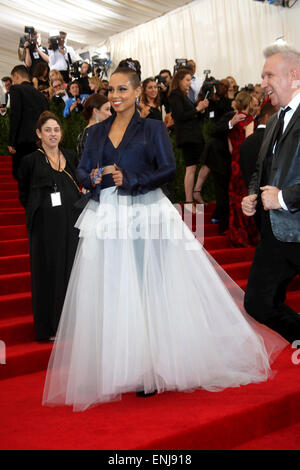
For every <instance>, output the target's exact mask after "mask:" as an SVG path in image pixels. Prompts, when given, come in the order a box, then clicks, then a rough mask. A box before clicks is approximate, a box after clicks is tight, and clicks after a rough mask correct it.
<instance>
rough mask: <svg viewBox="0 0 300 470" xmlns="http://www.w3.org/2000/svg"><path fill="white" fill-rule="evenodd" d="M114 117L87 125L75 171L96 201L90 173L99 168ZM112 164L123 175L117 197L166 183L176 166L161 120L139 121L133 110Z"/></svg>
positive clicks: (97, 192)
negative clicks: (81, 152) (83, 144)
mask: <svg viewBox="0 0 300 470" xmlns="http://www.w3.org/2000/svg"><path fill="white" fill-rule="evenodd" d="M114 119H115V117H114V116H111V117H109V118H108V119H106V120H105V121H103V122H101V123H99V124H95V125H94V126H91V127H90V129H89V133H88V138H87V140H86V143H85V147H84V151H83V154H82V158H81V160H80V162H79V165H78V167H77V170H76V174H77V178H78V180H79V181H80V182H81V183H82V184H83V186H84V187H85V188H88V189H90V190H91V197H92V199H95V200H96V201H98V200H99V194H100V191H101V186H100V185H97V186H96V187H95V188H93V187H92V185H91V180H90V172H91V170H92V169H93V168H96V167H97V166H99V168H101V167H102V166H103V165H102V161H103V148H104V144H105V140H106V138H107V136H108V133H109V130H110V128H111V125H112V123H113V121H114ZM117 155H118V157H117V161H116V164H117V165H118V166H119V168H120V169H121V170H122V173H123V185H122V186H119V188H118V191H119V194H121V195H132V196H135V195H138V194H145V193H147V192H148V191H151V190H153V189H156V188H159V187H160V186H162V185H163V184H165V183H167V182H168V181H170V179H172V178H173V177H174V175H175V171H176V165H175V158H174V154H173V149H172V145H171V142H170V138H169V135H168V132H167V128H166V126H165V124H164V123H163V122H162V121H158V120H154V119H143V118H141V117H140V115H139V113H138V112H137V111H136V112H135V114H134V115H133V117H132V119H131V121H130V123H129V125H128V127H127V129H126V132H125V134H124V136H123V139H122V141H121V143H120V144H119V146H118V148H117Z"/></svg>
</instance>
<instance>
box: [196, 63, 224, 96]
mask: <svg viewBox="0 0 300 470" xmlns="http://www.w3.org/2000/svg"><path fill="white" fill-rule="evenodd" d="M203 73H204V74H205V79H204V82H203V85H202V88H201V94H202V96H203V98H204V99H205V98H207V99H209V98H210V97H211V96H212V95H213V94H214V92H215V86H216V85H218V84H219V83H220V82H219V80H216V79H215V78H214V77H212V76H210V77H209V74H210V73H211V71H210V70H204V71H203Z"/></svg>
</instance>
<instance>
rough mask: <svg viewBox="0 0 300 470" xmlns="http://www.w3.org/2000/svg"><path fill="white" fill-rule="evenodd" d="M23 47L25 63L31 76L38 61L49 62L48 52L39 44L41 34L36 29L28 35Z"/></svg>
mask: <svg viewBox="0 0 300 470" xmlns="http://www.w3.org/2000/svg"><path fill="white" fill-rule="evenodd" d="M24 48H25V60H24V62H25V65H26V67H27V68H28V71H29V74H30V77H31V78H32V76H33V74H34V71H35V68H36V66H37V64H39V63H40V62H45V63H47V64H48V63H49V57H48V52H47V49H46V48H45V47H42V46H41V36H40V34H39V33H38V32H37V31H34V32H33V34H31V35H29V38H28V40H27V41H26V42H25V43H24Z"/></svg>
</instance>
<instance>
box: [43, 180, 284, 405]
mask: <svg viewBox="0 0 300 470" xmlns="http://www.w3.org/2000/svg"><path fill="white" fill-rule="evenodd" d="M76 226H77V227H78V228H79V230H80V237H81V238H80V241H79V245H78V249H77V253H76V257H75V261H74V265H73V270H72V274H71V277H70V281H69V286H68V290H67V294H66V299H65V303H64V308H63V312H62V316H61V321H60V325H59V329H58V332H57V338H56V342H55V344H54V347H53V351H52V354H51V358H50V362H49V366H48V371H47V377H46V383H45V389H44V396H43V404H44V405H50V406H51V405H58V404H66V405H72V406H73V409H74V411H79V410H85V409H86V408H88V407H90V406H94V405H96V404H98V403H101V402H106V401H111V400H114V399H118V398H120V394H121V393H125V392H131V391H139V390H144V391H145V392H146V393H148V392H152V391H154V390H157V391H158V392H159V393H160V392H162V391H164V390H193V389H195V388H199V387H201V388H203V389H206V390H209V391H218V390H221V389H224V388H226V387H236V386H240V385H245V384H249V383H251V382H261V381H265V380H267V379H268V378H269V377H270V375H271V369H270V362H271V360H272V359H273V358H274V357H275V356H276V354H278V353H279V352H280V351H281V350H282V349H283V348H284V347H285V346H286V345H287V342H286V341H284V340H283V339H282V338H281V337H280V336H279V335H277V334H276V333H274V332H272V331H271V330H269V329H268V328H266V327H264V326H262V325H259V324H258V323H256V322H255V321H254V320H253V319H251V318H250V317H249V316H248V315H247V314H246V313H245V312H244V311H243V307H242V303H243V292H242V291H241V289H240V288H239V287H238V286H237V285H236V284H235V283H234V282H233V281H232V280H231V279H230V277H229V276H227V274H226V273H225V272H224V271H223V270H222V269H221V268H220V266H218V265H217V264H216V263H215V262H214V260H213V259H212V258H211V257H210V256H209V255H208V253H207V252H206V251H205V250H204V248H203V247H202V245H201V244H200V243H199V242H198V241H197V240H195V238H194V236H193V235H192V234H191V232H190V231H189V229H188V228H187V226H186V225H185V223H184V222H183V221H182V218H181V216H180V215H179V213H178V211H177V210H176V208H174V206H173V205H172V204H171V202H170V201H169V200H168V199H167V198H166V197H165V196H164V194H163V192H162V191H161V190H160V189H156V190H155V191H150V192H149V193H147V194H145V195H141V196H135V197H131V196H120V195H118V191H117V188H116V187H111V188H107V189H104V190H103V191H102V192H101V203H100V204H99V203H96V202H95V201H90V202H89V203H88V205H87V206H86V208H85V209H84V210H83V212H82V214H81V215H80V217H79V219H78V221H77V223H76Z"/></svg>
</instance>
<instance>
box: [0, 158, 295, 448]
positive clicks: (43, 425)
mask: <svg viewBox="0 0 300 470" xmlns="http://www.w3.org/2000/svg"><path fill="white" fill-rule="evenodd" d="M10 167H11V162H10V157H0V306H1V319H0V340H2V341H4V342H5V344H6V364H0V378H1V379H2V380H1V382H0V416H1V426H0V448H1V449H296V448H299V447H300V429H299V428H300V424H299V423H300V393H299V392H300V381H299V367H300V364H299V365H294V364H293V363H292V361H291V356H292V353H293V352H294V351H293V350H292V349H291V348H287V349H286V351H284V352H283V353H282V355H281V356H280V357H279V358H278V360H277V361H276V364H275V365H274V369H275V370H277V374H276V375H275V377H274V379H272V380H269V381H268V382H267V383H263V384H258V385H249V386H245V387H241V388H237V389H228V390H225V391H223V392H219V393H209V392H205V391H196V392H194V393H174V392H173V393H164V394H162V395H159V396H157V395H156V396H154V397H151V398H147V399H142V398H137V397H136V396H135V395H134V394H127V395H124V396H123V398H122V401H120V402H114V403H109V404H105V405H101V406H98V407H96V408H93V409H91V410H88V411H86V412H84V413H73V412H72V411H71V409H69V408H67V407H62V408H43V407H42V406H41V397H42V391H43V384H44V378H45V368H46V366H47V361H48V358H49V353H50V350H51V345H49V344H46V343H42V344H41V343H36V342H35V341H34V331H33V323H32V314H31V296H30V273H29V257H28V240H27V234H26V229H25V224H24V221H25V217H24V211H23V209H22V208H21V207H20V205H19V202H18V197H17V186H16V183H14V181H13V179H12V178H11V176H10V174H11V173H10V171H11V170H10ZM212 209H213V205H208V207H207V208H206V215H205V221H206V222H207V223H206V225H205V247H206V249H207V250H208V251H209V252H210V253H211V254H212V256H213V257H214V258H215V259H216V260H217V261H218V262H219V263H220V264H221V265H222V266H223V267H224V268H225V269H226V271H227V272H228V273H229V274H230V276H231V277H232V278H233V279H234V280H235V281H236V282H237V283H238V284H239V285H240V286H241V287H242V288H245V286H246V282H247V276H248V272H249V269H250V265H251V260H252V257H253V252H254V250H253V249H252V248H250V249H230V248H229V245H228V242H227V240H226V238H225V237H223V236H219V235H218V232H217V227H216V226H214V225H211V224H209V219H210V214H211V211H212ZM299 286H300V283H299V279H296V280H295V281H294V282H293V284H292V285H291V287H290V291H289V293H288V303H289V304H290V305H291V306H293V307H294V308H296V309H297V310H298V311H300V292H299ZM1 344H3V343H1ZM0 358H1V356H0Z"/></svg>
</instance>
